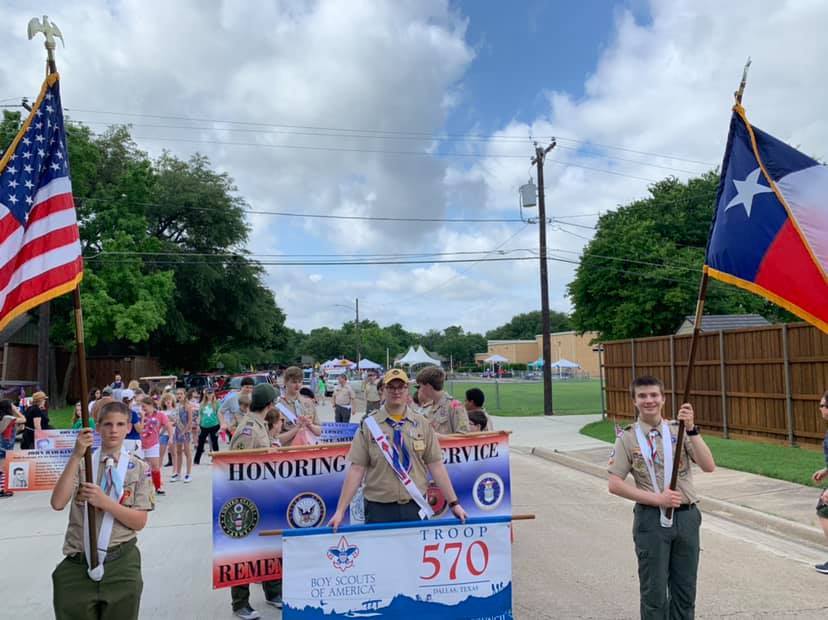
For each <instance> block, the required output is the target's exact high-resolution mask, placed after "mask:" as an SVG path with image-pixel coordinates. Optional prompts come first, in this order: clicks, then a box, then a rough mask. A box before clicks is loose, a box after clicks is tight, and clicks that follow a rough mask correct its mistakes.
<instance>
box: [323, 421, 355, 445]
mask: <svg viewBox="0 0 828 620" xmlns="http://www.w3.org/2000/svg"><path fill="white" fill-rule="evenodd" d="M357 429H359V424H353V423H351V422H323V423H322V435H321V436H320V437H319V441H321V442H322V443H348V442H350V441H351V440H352V439H353V438H354V435H356V432H357Z"/></svg>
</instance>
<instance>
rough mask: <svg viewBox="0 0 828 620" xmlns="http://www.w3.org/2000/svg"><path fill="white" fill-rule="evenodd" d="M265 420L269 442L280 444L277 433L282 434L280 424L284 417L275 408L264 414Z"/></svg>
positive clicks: (274, 444)
mask: <svg viewBox="0 0 828 620" xmlns="http://www.w3.org/2000/svg"><path fill="white" fill-rule="evenodd" d="M265 422H267V432H268V434H269V435H270V443H271V444H272V445H273V446H275V447H279V446H281V445H282V444H281V442H280V441H279V435H281V434H282V425H283V424H284V419H283V418H282V416H281V414H280V413H279V412H278V411H277V410H276V409H271V410H270V411H268V412H267V414H265Z"/></svg>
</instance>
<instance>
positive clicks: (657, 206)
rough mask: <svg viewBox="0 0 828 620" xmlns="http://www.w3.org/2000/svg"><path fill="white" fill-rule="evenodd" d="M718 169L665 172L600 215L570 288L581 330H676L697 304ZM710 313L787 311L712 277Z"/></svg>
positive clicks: (620, 334) (776, 316)
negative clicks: (689, 174)
mask: <svg viewBox="0 0 828 620" xmlns="http://www.w3.org/2000/svg"><path fill="white" fill-rule="evenodd" d="M718 179H719V177H718V175H717V174H716V173H715V172H710V173H707V174H705V175H704V176H702V177H699V178H695V179H691V180H690V181H688V182H687V183H682V182H680V181H678V180H676V179H666V180H664V181H661V182H659V183H656V184H655V185H653V186H652V187H651V188H650V197H649V198H646V199H644V200H638V201H636V202H633V203H630V204H628V205H624V206H622V207H619V208H618V209H617V210H616V211H612V212H610V213H607V214H605V215H603V216H601V217H600V219H599V220H598V226H597V229H596V232H595V236H594V237H593V239H592V240H591V241H590V242H589V243H588V244H587V246H586V247H585V248H584V252H583V255H582V257H581V261H580V264H579V265H578V268H577V269H576V272H575V279H574V280H573V281H572V282H571V283H570V284H569V287H568V294H569V297H570V299H571V301H572V304H573V306H574V308H575V310H574V312H573V313H572V323H573V326H574V327H575V329H577V330H578V331H581V332H583V331H597V332H599V333H600V337H601V338H602V339H605V340H613V339H621V338H634V337H643V336H656V335H663V334H670V333H673V332H674V331H675V330H676V329H677V328H678V326H679V325H680V324H681V322H682V320H684V317H685V316H687V315H690V314H693V312H694V311H695V304H696V297H697V293H698V286H699V279H700V277H701V269H702V264H703V262H704V247H705V243H706V242H707V236H708V232H709V229H710V222H711V220H712V217H713V205H714V202H715V197H716V188H717V185H718ZM705 312H706V313H707V314H737V313H754V312H755V313H759V314H762V315H763V316H765V317H766V318H768V319H769V320H785V319H787V318H788V317H789V316H790V315H788V314H787V313H786V312H785V311H783V310H781V309H780V308H778V307H777V306H775V305H774V304H772V303H770V302H768V301H766V300H765V299H763V298H761V297H758V296H756V295H752V294H750V293H747V292H745V291H742V290H740V289H738V288H736V287H733V286H728V285H725V284H722V283H720V282H716V281H711V282H710V285H709V287H708V293H707V303H706V306H705Z"/></svg>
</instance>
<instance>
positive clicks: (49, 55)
mask: <svg viewBox="0 0 828 620" xmlns="http://www.w3.org/2000/svg"><path fill="white" fill-rule="evenodd" d="M40 33H42V34H43V36H44V37H45V38H46V42H45V44H44V45H45V47H46V76H47V77H48V76H49V75H50V74H52V73H57V63H55V48H56V47H57V44H56V43H55V37H58V38H59V39H60V40H61V41H63V34H62V33H61V31H60V29H59V28H58V27H57V25H56V24H55V23H54V22H50V21H49V18H48V16H46V15H44V16H43V20H42V21H38V19H37V18H36V17H33V18H32V19H31V20H29V27H28V34H29V39H30V40H31V39H32V38H33V37H34V36H35V35H37V34H40ZM64 45H65V43H64ZM72 295H73V297H74V305H75V343H76V345H77V349H78V351H77V354H78V373H79V374H80V384H81V423H82V424H83V428H89V387H88V383H87V375H86V347H85V345H84V338H83V309H82V308H81V297H80V283H79V284H78V285H77V286H76V287H75V290H74V291H72ZM47 303H48V302H47ZM83 471H84V477H85V478H86V480H87V482H89V481H91V482H94V481H95V472H93V471H92V449H91V448H88V449H87V450H86V453H85V454H84V455H83ZM86 514H87V516H88V520H89V564H90V566H89V568H95V567H96V566H97V565H98V528H97V527H96V525H97V524H96V523H95V521H96V514H95V507H94V506H93V505H92V504H90V503H88V502H87V504H86Z"/></svg>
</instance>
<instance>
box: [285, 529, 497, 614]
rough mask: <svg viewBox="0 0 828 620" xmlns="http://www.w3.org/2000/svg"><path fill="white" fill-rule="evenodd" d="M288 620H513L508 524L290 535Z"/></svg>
mask: <svg viewBox="0 0 828 620" xmlns="http://www.w3.org/2000/svg"><path fill="white" fill-rule="evenodd" d="M282 551H283V562H284V568H285V571H284V584H283V599H284V610H283V617H284V618H285V619H286V620H312V619H317V618H318V619H320V620H321V619H325V620H328V619H334V618H393V619H395V620H406V619H409V618H410V619H412V620H413V619H416V620H422V619H423V618H428V619H429V620H441V619H445V620H456V619H458V618H463V619H465V620H484V619H485V620H511V618H512V544H511V518H510V517H488V518H472V519H469V520H467V521H466V523H465V524H461V523H460V522H459V521H456V520H454V521H441V522H429V521H420V522H408V523H383V524H373V525H368V526H350V527H342V528H340V529H339V531H338V532H336V533H333V532H332V531H331V529H330V528H317V529H312V530H292V531H289V532H285V533H284V538H283V541H282Z"/></svg>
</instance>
